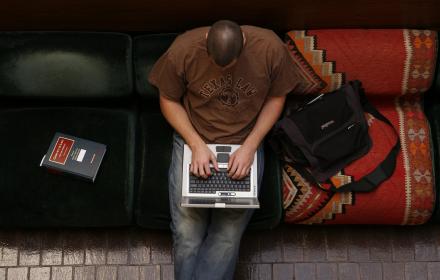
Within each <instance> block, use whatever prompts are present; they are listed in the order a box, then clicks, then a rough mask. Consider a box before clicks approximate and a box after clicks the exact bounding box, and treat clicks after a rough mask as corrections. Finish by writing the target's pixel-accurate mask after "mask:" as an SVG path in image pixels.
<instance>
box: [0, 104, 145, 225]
mask: <svg viewBox="0 0 440 280" xmlns="http://www.w3.org/2000/svg"><path fill="white" fill-rule="evenodd" d="M135 121H136V118H135V114H134V113H133V112H131V111H128V110H117V109H114V110H108V109H99V108H81V107H76V108H71V107H60V108H53V107H52V108H19V109H4V110H0V135H2V137H0V147H2V160H1V161H0V226H19V227H64V226H66V227H72V226H75V227H89V226H121V225H129V224H130V223H131V220H132V196H133V184H134V156H135V152H134V147H135ZM57 131H59V132H63V133H66V134H70V135H73V136H78V137H81V138H85V139H89V140H93V141H97V142H100V143H103V144H106V145H107V153H106V155H105V157H104V159H103V162H102V165H101V168H100V170H99V173H98V176H97V178H96V181H95V182H94V183H91V182H88V181H84V180H81V179H79V178H77V177H74V176H71V175H60V174H52V173H50V172H48V170H46V169H45V168H42V167H40V166H39V164H40V161H41V159H42V157H43V155H44V154H45V153H46V151H47V149H48V147H49V145H50V142H51V140H52V137H53V135H54V134H55V132H57Z"/></svg>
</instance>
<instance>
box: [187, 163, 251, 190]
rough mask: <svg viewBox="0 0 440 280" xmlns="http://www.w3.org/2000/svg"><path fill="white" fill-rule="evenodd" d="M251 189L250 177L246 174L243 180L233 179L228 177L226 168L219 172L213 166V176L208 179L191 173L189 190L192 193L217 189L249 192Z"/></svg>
mask: <svg viewBox="0 0 440 280" xmlns="http://www.w3.org/2000/svg"><path fill="white" fill-rule="evenodd" d="M250 190H251V182H250V177H249V176H246V177H244V178H243V179H242V180H233V179H231V178H229V177H228V171H227V170H226V169H220V171H219V172H217V171H216V170H215V169H214V168H211V176H209V177H208V178H207V179H204V178H201V177H200V178H199V177H196V176H194V175H192V174H190V177H189V192H190V193H206V194H210V193H215V192H216V191H235V192H249V191H250Z"/></svg>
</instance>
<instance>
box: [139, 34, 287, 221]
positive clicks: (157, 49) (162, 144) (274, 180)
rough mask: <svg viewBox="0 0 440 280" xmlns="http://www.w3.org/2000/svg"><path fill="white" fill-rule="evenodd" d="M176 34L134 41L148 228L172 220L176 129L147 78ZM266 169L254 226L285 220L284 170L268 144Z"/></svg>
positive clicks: (142, 199)
mask: <svg viewBox="0 0 440 280" xmlns="http://www.w3.org/2000/svg"><path fill="white" fill-rule="evenodd" d="M175 36H176V34H165V35H164V34H161V35H147V36H140V37H137V38H135V40H134V64H135V75H136V90H137V91H138V93H139V94H140V95H141V96H142V100H143V101H142V102H141V103H142V106H141V111H142V112H141V117H140V127H139V131H140V139H139V145H140V152H139V155H140V158H139V161H140V162H139V164H138V167H139V168H140V171H139V172H138V173H139V175H140V177H139V184H138V190H137V197H136V206H135V207H136V210H135V213H136V223H137V224H138V225H140V226H142V227H145V228H154V229H167V228H169V224H170V221H171V218H170V212H169V200H168V168H169V164H170V162H171V151H172V134H173V130H172V128H171V127H170V125H169V124H168V123H167V122H166V120H165V119H164V117H163V116H162V115H161V113H160V110H159V108H158V106H159V102H158V92H157V90H156V89H155V88H153V87H152V86H151V85H150V84H149V83H148V81H147V77H148V73H149V71H150V70H151V67H152V65H153V64H154V62H155V61H156V60H157V59H158V58H159V57H160V56H161V55H162V54H163V53H164V52H165V51H166V49H167V48H168V46H169V45H170V44H171V43H172V41H173V40H174V38H175ZM265 155H266V161H265V171H264V175H263V185H262V190H261V195H260V203H261V209H259V210H257V211H256V212H255V214H254V216H253V217H252V220H251V222H250V224H249V227H248V228H250V229H267V228H273V227H275V226H276V225H278V223H279V222H280V220H281V216H282V208H281V206H282V199H281V173H280V171H281V169H280V166H279V161H278V160H277V158H276V157H275V155H274V153H273V152H272V151H271V150H270V148H269V147H266V153H265Z"/></svg>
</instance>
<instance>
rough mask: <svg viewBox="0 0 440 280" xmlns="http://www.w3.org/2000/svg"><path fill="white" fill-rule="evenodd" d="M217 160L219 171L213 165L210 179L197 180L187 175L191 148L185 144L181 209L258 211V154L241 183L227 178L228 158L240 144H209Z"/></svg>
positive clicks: (189, 173) (200, 178) (189, 174)
mask: <svg viewBox="0 0 440 280" xmlns="http://www.w3.org/2000/svg"><path fill="white" fill-rule="evenodd" d="M208 147H209V149H211V151H212V152H213V153H214V154H215V156H216V157H217V163H218V168H219V172H217V171H216V170H215V169H214V167H213V166H212V164H211V165H210V167H211V176H209V177H208V178H207V179H204V178H202V177H196V176H194V175H193V174H191V172H190V164H191V149H190V148H189V146H188V145H186V144H185V145H184V150H183V173H182V202H181V206H182V207H201V208H260V203H259V201H258V188H257V180H258V179H257V178H258V176H257V175H258V174H257V170H258V168H257V164H258V163H257V162H258V161H257V153H255V155H254V161H253V164H252V166H251V169H250V172H249V175H248V176H246V177H245V178H244V179H242V180H233V179H232V178H230V177H228V171H227V169H228V162H229V157H230V156H231V155H232V154H233V153H234V152H235V151H236V150H237V149H238V148H239V147H240V145H229V144H228V145H219V144H208Z"/></svg>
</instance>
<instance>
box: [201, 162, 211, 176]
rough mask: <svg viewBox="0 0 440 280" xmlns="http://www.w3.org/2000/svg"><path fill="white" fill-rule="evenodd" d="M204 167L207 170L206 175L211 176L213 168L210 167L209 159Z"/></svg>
mask: <svg viewBox="0 0 440 280" xmlns="http://www.w3.org/2000/svg"><path fill="white" fill-rule="evenodd" d="M203 168H204V170H205V174H206V177H209V176H211V168H210V167H209V161H208V162H207V163H205V164H203Z"/></svg>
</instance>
